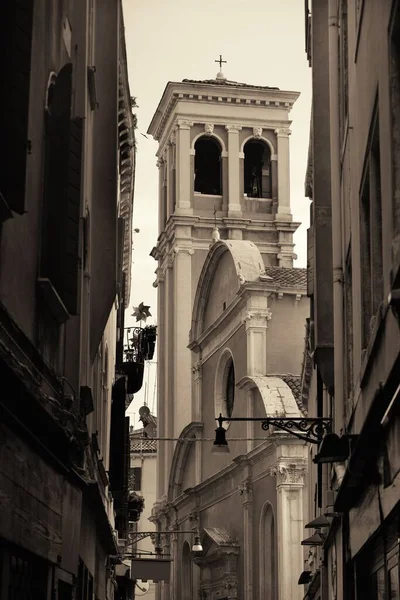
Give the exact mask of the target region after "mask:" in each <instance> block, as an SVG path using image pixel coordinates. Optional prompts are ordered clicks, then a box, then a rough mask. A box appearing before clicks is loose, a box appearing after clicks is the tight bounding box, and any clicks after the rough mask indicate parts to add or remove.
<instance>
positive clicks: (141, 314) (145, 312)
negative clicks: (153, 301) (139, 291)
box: [132, 302, 151, 322]
mask: <svg viewBox="0 0 400 600" xmlns="http://www.w3.org/2000/svg"><path fill="white" fill-rule="evenodd" d="M132 317H136V322H137V321H146V320H147V317H151V312H150V306H146V305H145V304H143V302H141V303H140V304H139V306H134V307H133V313H132Z"/></svg>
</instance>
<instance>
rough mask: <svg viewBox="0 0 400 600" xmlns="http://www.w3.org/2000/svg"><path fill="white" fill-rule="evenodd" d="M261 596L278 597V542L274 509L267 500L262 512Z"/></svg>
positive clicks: (260, 542) (272, 599)
mask: <svg viewBox="0 0 400 600" xmlns="http://www.w3.org/2000/svg"><path fill="white" fill-rule="evenodd" d="M259 548H260V598H263V600H275V598H276V597H277V585H276V584H277V581H276V562H277V556H276V551H277V549H276V543H275V519H274V511H273V509H272V506H271V504H270V503H269V502H266V503H265V504H264V506H263V509H262V512H261V520H260V535H259Z"/></svg>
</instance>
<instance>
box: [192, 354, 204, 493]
mask: <svg viewBox="0 0 400 600" xmlns="http://www.w3.org/2000/svg"><path fill="white" fill-rule="evenodd" d="M192 373H193V383H194V390H193V391H194V394H193V398H194V406H193V421H197V422H198V423H201V422H202V420H203V411H202V382H203V365H202V364H201V363H200V362H197V363H196V364H195V365H193V367H192ZM194 451H195V478H196V479H195V481H196V485H198V484H199V483H201V480H202V472H201V457H202V444H199V443H195V445H194Z"/></svg>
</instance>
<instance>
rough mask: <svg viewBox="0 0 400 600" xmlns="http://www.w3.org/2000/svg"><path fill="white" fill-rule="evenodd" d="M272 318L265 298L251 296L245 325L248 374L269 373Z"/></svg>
mask: <svg viewBox="0 0 400 600" xmlns="http://www.w3.org/2000/svg"><path fill="white" fill-rule="evenodd" d="M271 318H272V313H271V310H270V309H269V308H268V301H267V298H266V297H265V296H256V295H255V294H253V295H251V296H250V298H249V301H248V305H247V308H246V314H245V317H244V323H245V328H246V337H247V374H248V375H250V376H252V375H266V373H267V350H266V348H267V328H268V321H269V320H270V319H271Z"/></svg>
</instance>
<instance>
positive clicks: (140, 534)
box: [127, 529, 203, 552]
mask: <svg viewBox="0 0 400 600" xmlns="http://www.w3.org/2000/svg"><path fill="white" fill-rule="evenodd" d="M174 533H176V534H177V533H191V534H194V542H193V545H192V552H203V546H202V545H201V542H200V533H199V531H198V530H196V531H194V530H193V529H189V530H187V529H179V530H177V531H171V530H167V531H134V532H129V534H128V535H129V538H130V542H129V544H127V546H133V545H134V544H137V542H140V541H141V540H144V539H145V538H147V537H152V538H155V537H157V538H158V539H159V537H160V535H161V534H170V535H172V534H174ZM157 547H160V543H159V542H157Z"/></svg>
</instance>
